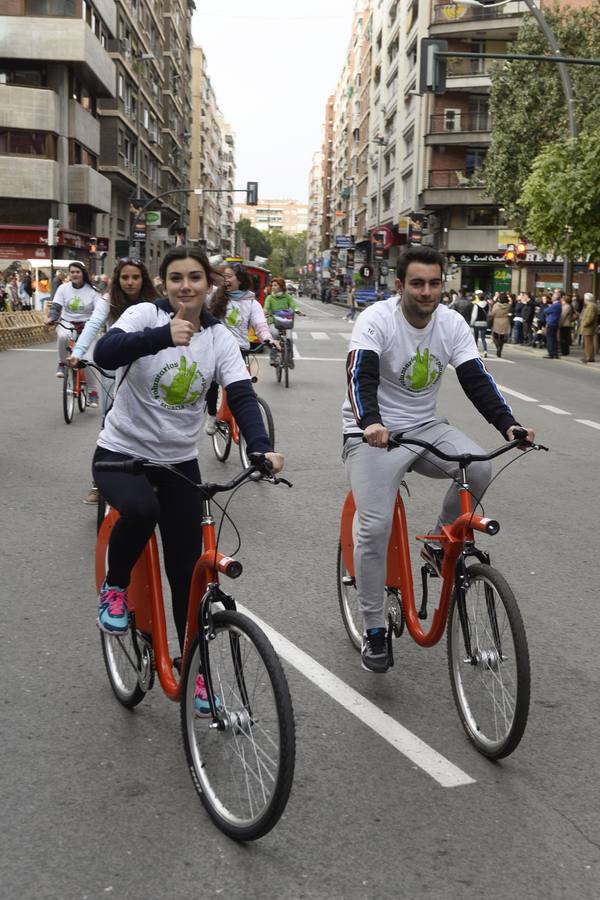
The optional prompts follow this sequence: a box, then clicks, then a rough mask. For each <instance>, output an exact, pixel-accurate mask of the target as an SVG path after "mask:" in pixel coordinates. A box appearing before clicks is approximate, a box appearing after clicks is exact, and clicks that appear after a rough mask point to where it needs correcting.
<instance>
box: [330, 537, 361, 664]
mask: <svg viewBox="0 0 600 900" xmlns="http://www.w3.org/2000/svg"><path fill="white" fill-rule="evenodd" d="M336 574H337V591H338V603H339V604H340V612H341V614H342V622H343V623H344V628H345V629H346V631H347V633H348V637H349V638H350V640H351V641H352V644H353V645H354V646H355V647H356V649H357V650H360V648H361V643H362V615H361V612H360V607H359V605H358V591H357V590H356V581H355V580H354V578H352V577H351V576H350V575H349V574H348V570H347V569H346V566H345V565H344V557H343V556H342V545H341V544H340V543H339V542H338V551H337V565H336Z"/></svg>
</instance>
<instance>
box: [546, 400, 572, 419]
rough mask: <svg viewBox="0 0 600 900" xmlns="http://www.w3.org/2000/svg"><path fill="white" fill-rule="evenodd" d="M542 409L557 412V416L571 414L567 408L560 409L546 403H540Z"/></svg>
mask: <svg viewBox="0 0 600 900" xmlns="http://www.w3.org/2000/svg"><path fill="white" fill-rule="evenodd" d="M540 409H547V410H548V412H551V413H556V415H557V416H570V415H571V413H570V412H567V410H566V409H560V408H559V407H558V406H546V405H545V404H544V403H540Z"/></svg>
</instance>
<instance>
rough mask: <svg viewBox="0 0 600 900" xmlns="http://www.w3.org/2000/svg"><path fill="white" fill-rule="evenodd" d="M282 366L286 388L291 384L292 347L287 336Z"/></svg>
mask: <svg viewBox="0 0 600 900" xmlns="http://www.w3.org/2000/svg"><path fill="white" fill-rule="evenodd" d="M281 366H282V368H283V383H284V384H285V386H286V388H289V386H290V347H289V343H288V340H287V338H285V340H284V341H283V351H282V360H281Z"/></svg>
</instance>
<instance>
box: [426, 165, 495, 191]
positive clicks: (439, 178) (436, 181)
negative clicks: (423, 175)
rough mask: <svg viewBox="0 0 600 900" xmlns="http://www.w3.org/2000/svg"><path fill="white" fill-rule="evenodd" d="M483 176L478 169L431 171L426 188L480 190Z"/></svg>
mask: <svg viewBox="0 0 600 900" xmlns="http://www.w3.org/2000/svg"><path fill="white" fill-rule="evenodd" d="M482 186H483V175H482V173H481V171H480V170H479V169H475V171H469V170H468V169H432V170H431V171H430V172H429V179H428V187H429V188H430V189H440V188H442V189H443V188H448V189H452V190H456V188H481V187H482Z"/></svg>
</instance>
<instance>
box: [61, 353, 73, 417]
mask: <svg viewBox="0 0 600 900" xmlns="http://www.w3.org/2000/svg"><path fill="white" fill-rule="evenodd" d="M63 371H64V373H65V377H64V378H63V416H64V417H65V422H66V423H67V425H70V424H71V422H72V421H73V413H74V412H75V370H74V369H72V368H71V367H70V366H67V365H65V367H64V370H63Z"/></svg>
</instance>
